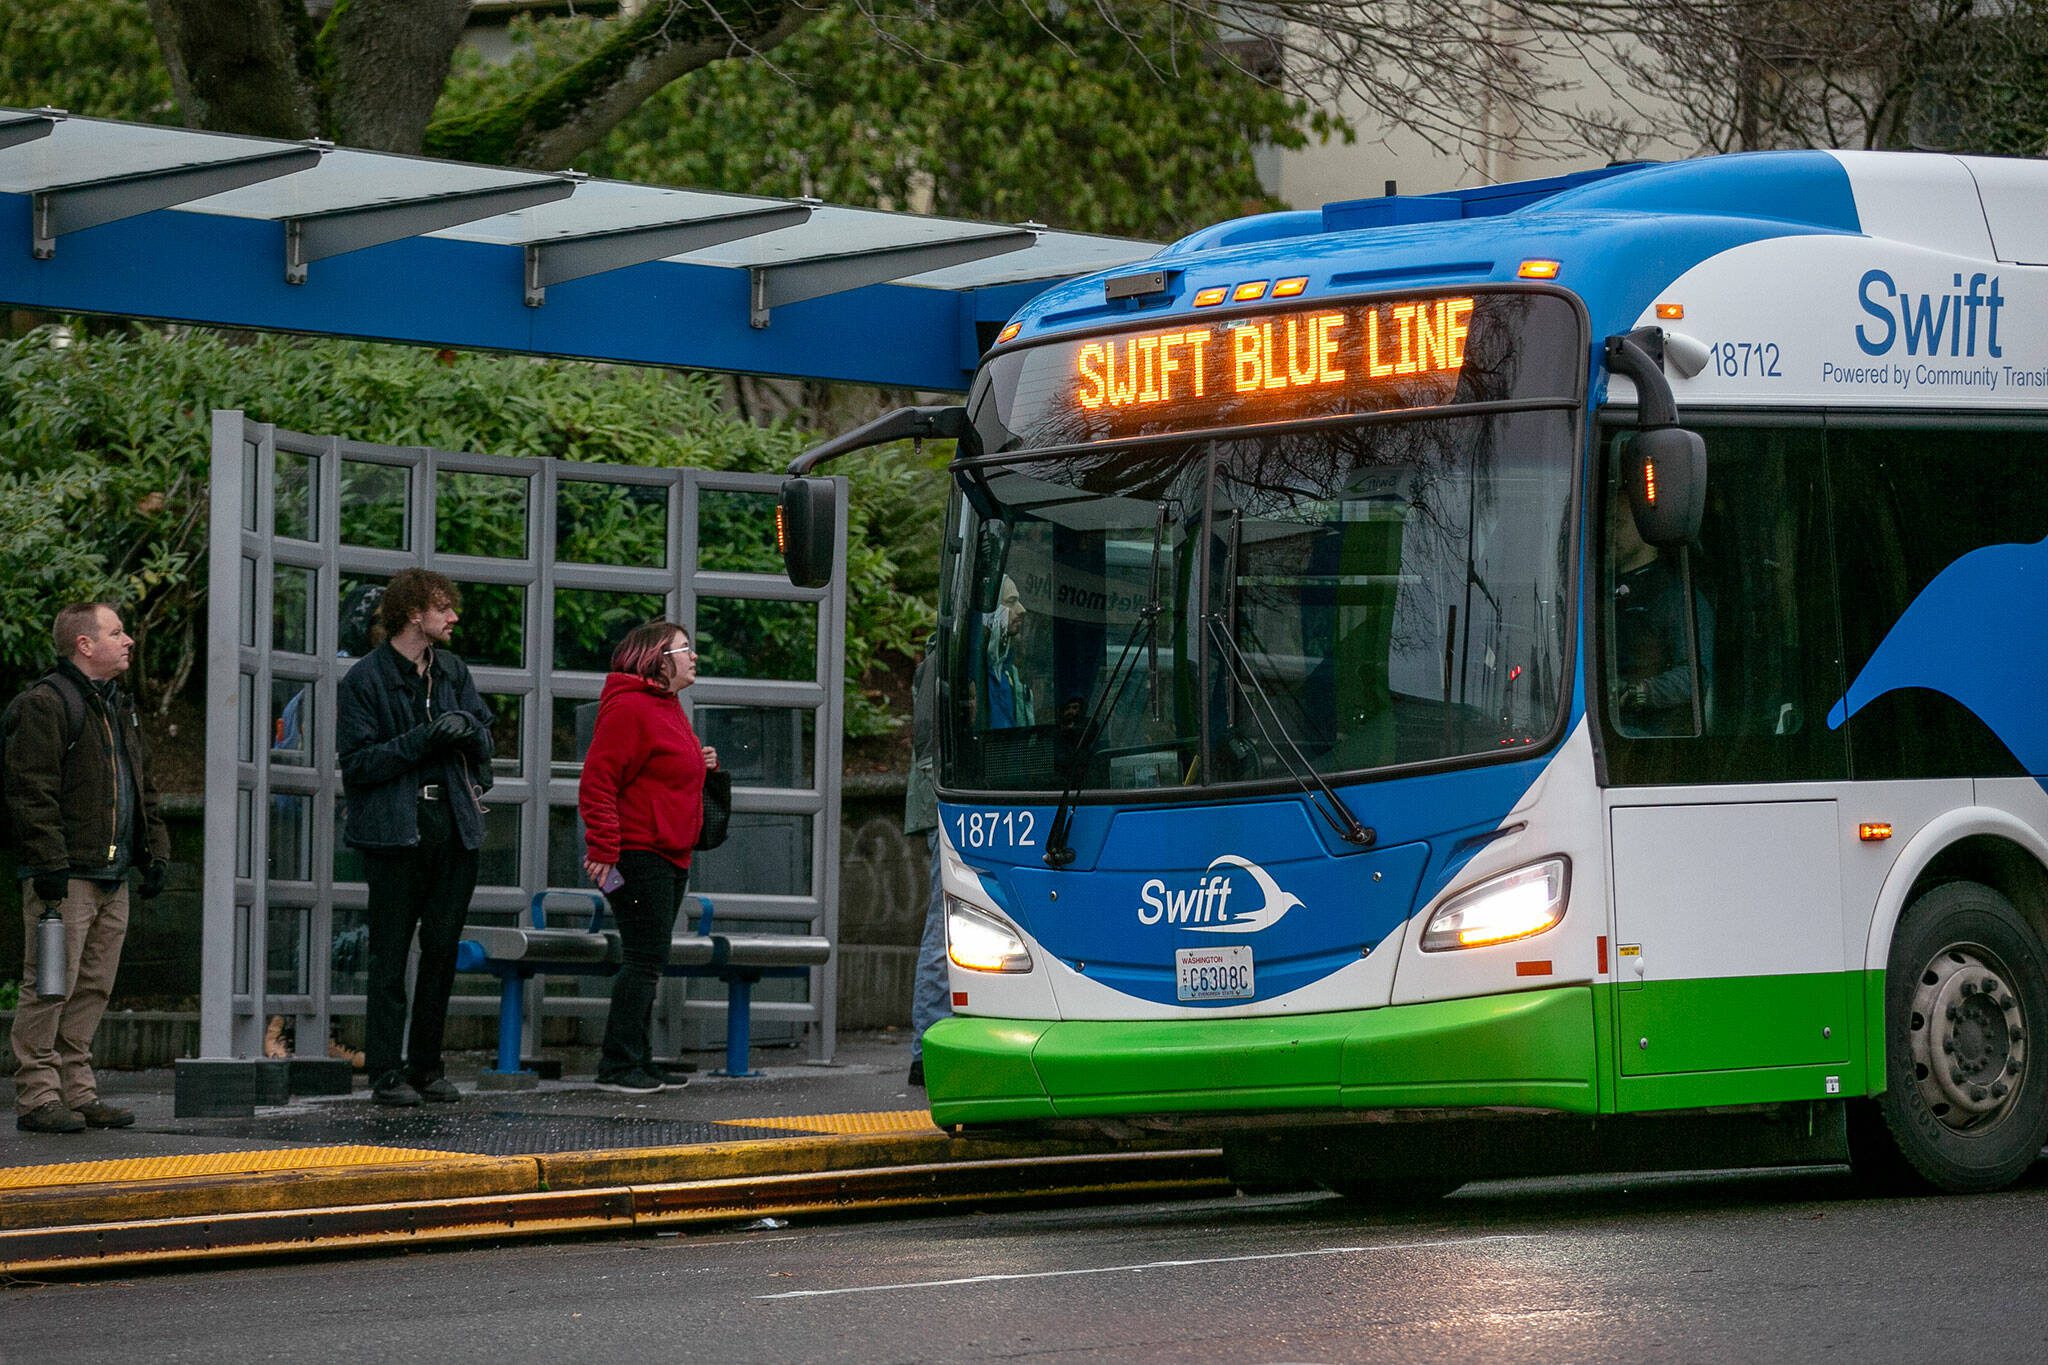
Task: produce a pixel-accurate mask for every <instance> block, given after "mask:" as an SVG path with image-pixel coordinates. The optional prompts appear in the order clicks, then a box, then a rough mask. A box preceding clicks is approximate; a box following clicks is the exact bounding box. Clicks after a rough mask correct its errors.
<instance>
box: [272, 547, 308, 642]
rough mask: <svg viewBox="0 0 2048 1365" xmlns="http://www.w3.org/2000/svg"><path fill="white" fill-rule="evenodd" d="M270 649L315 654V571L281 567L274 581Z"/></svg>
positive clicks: (287, 566)
mask: <svg viewBox="0 0 2048 1365" xmlns="http://www.w3.org/2000/svg"><path fill="white" fill-rule="evenodd" d="M270 647H271V648H272V649H279V650H283V651H284V652H285V653H287V654H311V653H312V652H313V570H311V569H298V568H293V567H291V566H289V565H280V566H279V567H278V569H277V572H276V574H275V576H274V577H273V578H272V580H271V597H270Z"/></svg>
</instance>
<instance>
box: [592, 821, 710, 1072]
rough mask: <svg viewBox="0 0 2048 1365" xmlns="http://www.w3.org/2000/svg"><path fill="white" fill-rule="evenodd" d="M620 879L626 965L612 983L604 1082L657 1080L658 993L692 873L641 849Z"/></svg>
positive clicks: (618, 911)
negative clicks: (654, 1031)
mask: <svg viewBox="0 0 2048 1365" xmlns="http://www.w3.org/2000/svg"><path fill="white" fill-rule="evenodd" d="M619 875H620V876H621V877H624V878H625V883H624V885H622V886H620V887H619V888H618V889H617V890H616V891H614V892H612V893H611V895H610V896H609V897H608V899H609V900H610V902H611V907H612V918H613V919H615V920H617V921H618V923H619V953H620V957H621V958H622V959H623V961H622V962H621V964H620V966H619V974H618V976H616V977H614V978H613V980H612V1008H611V1013H610V1014H609V1015H608V1016H607V1017H606V1018H605V1021H604V1054H603V1056H602V1057H601V1058H600V1059H599V1060H598V1063H597V1078H598V1079H599V1080H601V1081H608V1080H617V1079H618V1078H619V1077H621V1076H624V1075H626V1074H627V1073H628V1072H632V1071H645V1072H647V1073H649V1074H650V1075H653V1074H655V1072H654V1049H653V1046H652V1044H650V1043H649V1041H648V1037H647V1031H648V1028H649V1026H650V1025H651V1024H652V1023H653V1020H654V992H655V990H656V988H657V987H658V986H659V985H660V984H661V973H662V969H663V968H665V967H667V966H668V949H669V939H670V938H671V937H672V936H673V935H674V933H675V930H676V912H677V911H678V910H680V909H681V908H682V904H683V892H684V890H685V889H687V888H688V886H689V884H690V869H689V868H687V867H677V866H676V865H675V864H674V863H672V862H670V861H669V860H668V859H666V858H664V857H662V856H661V855H660V854H659V853H646V852H642V851H641V850H639V849H627V850H626V851H625V852H623V853H621V854H619Z"/></svg>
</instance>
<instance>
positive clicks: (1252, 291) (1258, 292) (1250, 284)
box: [1230, 280, 1266, 303]
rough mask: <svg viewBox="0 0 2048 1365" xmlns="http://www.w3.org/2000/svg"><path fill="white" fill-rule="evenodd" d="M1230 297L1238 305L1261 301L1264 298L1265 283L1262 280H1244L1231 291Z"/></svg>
mask: <svg viewBox="0 0 2048 1365" xmlns="http://www.w3.org/2000/svg"><path fill="white" fill-rule="evenodd" d="M1230 297H1231V298H1233V299H1235V300H1236V301H1237V302H1239V303H1250V302H1251V301H1252V300H1253V299H1262V298H1264V297H1266V282H1265V281H1264V280H1246V281H1245V282H1244V283H1243V284H1241V285H1239V286H1238V287H1237V288H1236V289H1234V290H1232V291H1231V294H1230Z"/></svg>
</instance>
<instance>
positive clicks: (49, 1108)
mask: <svg viewBox="0 0 2048 1365" xmlns="http://www.w3.org/2000/svg"><path fill="white" fill-rule="evenodd" d="M14 1126H15V1127H16V1128H19V1129H21V1131H22V1132H24V1133H82V1132H84V1131H85V1120H84V1119H83V1118H81V1117H80V1116H79V1115H78V1114H77V1113H76V1112H75V1111H74V1110H72V1109H69V1108H67V1107H66V1106H65V1104H64V1101H62V1100H51V1101H50V1102H49V1103H48V1104H45V1105H41V1106H38V1107H37V1108H34V1109H31V1110H29V1111H28V1112H27V1113H26V1114H19V1115H16V1116H15V1120H14Z"/></svg>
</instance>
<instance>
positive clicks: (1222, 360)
mask: <svg viewBox="0 0 2048 1365" xmlns="http://www.w3.org/2000/svg"><path fill="white" fill-rule="evenodd" d="M1472 302H1473V301H1472V300H1471V299H1469V298H1445V299H1431V300H1427V301H1423V302H1416V303H1387V304H1376V305H1373V306H1370V307H1365V308H1356V309H1339V310H1331V311H1324V312H1315V313H1298V314H1294V315H1291V316H1288V317H1285V318H1271V317H1268V318H1244V319H1240V320H1237V321H1234V322H1231V323H1227V324H1224V325H1222V326H1219V327H1215V328H1206V327H1193V328H1188V329H1186V330H1184V331H1172V332H1151V333H1143V334H1140V335H1137V336H1126V337H1119V338H1114V339H1111V340H1105V341H1088V342H1083V343H1081V345H1080V346H1079V347H1078V348H1077V349H1076V350H1075V354H1074V401H1075V402H1076V403H1078V404H1080V406H1081V407H1083V408H1086V409H1088V410H1089V411H1091V412H1092V411H1095V410H1096V409H1099V408H1104V407H1107V408H1111V409H1116V408H1128V407H1134V406H1139V405H1146V404H1153V403H1171V402H1173V401H1174V400H1175V399H1177V398H1182V399H1185V398H1207V397H1208V396H1209V395H1210V389H1211V386H1212V385H1213V386H1215V388H1216V389H1217V391H1218V392H1224V391H1227V392H1230V393H1233V394H1240V395H1242V394H1249V393H1266V392H1273V391H1281V390H1287V389H1299V388H1311V387H1319V386H1329V385H1343V384H1346V383H1350V382H1353V381H1354V380H1357V381H1366V382H1371V381H1378V380H1388V379H1396V378H1408V377H1411V376H1420V375H1432V376H1444V377H1448V378H1450V379H1453V380H1455V379H1456V377H1457V374H1458V372H1459V371H1460V370H1461V369H1463V368H1464V366H1465V339H1466V336H1467V334H1468V332H1469V330H1470V328H1471V323H1472Z"/></svg>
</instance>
